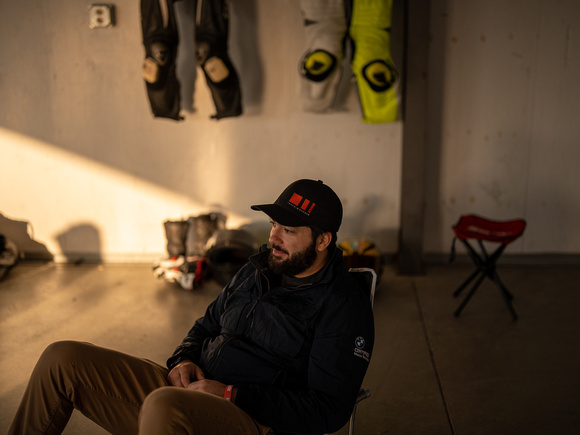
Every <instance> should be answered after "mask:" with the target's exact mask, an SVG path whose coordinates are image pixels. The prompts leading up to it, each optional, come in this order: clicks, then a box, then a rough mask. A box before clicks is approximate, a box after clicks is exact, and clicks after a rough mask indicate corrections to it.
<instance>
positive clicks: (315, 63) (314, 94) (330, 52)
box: [300, 0, 346, 112]
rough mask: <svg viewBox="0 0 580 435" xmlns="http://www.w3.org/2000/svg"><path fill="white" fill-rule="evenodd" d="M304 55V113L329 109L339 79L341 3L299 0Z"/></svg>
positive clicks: (342, 36)
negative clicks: (303, 35) (304, 48)
mask: <svg viewBox="0 0 580 435" xmlns="http://www.w3.org/2000/svg"><path fill="white" fill-rule="evenodd" d="M300 9H301V12H302V16H303V17H304V32H305V36H306V46H307V49H306V52H305V54H304V56H303V57H302V60H301V62H300V75H301V77H302V79H301V98H302V104H303V107H304V109H305V110H308V111H312V112H323V111H325V110H328V109H330V108H331V107H332V105H333V103H334V100H335V99H336V92H337V88H338V84H339V82H340V79H341V77H342V61H343V58H344V40H345V37H346V17H345V10H344V0H300Z"/></svg>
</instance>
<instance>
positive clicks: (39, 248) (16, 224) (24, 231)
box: [0, 214, 54, 261]
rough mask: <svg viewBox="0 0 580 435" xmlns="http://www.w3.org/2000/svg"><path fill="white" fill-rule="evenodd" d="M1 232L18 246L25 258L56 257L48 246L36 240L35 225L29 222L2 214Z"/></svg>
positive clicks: (0, 221)
mask: <svg viewBox="0 0 580 435" xmlns="http://www.w3.org/2000/svg"><path fill="white" fill-rule="evenodd" d="M0 234H3V235H4V236H5V237H6V238H7V239H9V240H11V241H12V242H13V243H14V244H15V245H16V246H17V247H18V250H19V251H20V254H21V256H22V257H23V258H24V259H25V260H34V261H52V260H53V259H54V256H53V255H52V254H51V253H50V251H49V250H48V249H47V248H46V246H44V245H43V244H42V243H40V242H37V241H36V240H34V238H33V237H34V231H33V227H32V225H31V224H30V223H29V222H26V221H16V220H12V219H9V218H7V217H5V216H4V215H2V214H0ZM31 234H32V237H31Z"/></svg>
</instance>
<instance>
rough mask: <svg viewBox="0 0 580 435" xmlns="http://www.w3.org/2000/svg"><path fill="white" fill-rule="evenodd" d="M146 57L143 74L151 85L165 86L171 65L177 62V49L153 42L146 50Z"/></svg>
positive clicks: (159, 42)
mask: <svg viewBox="0 0 580 435" xmlns="http://www.w3.org/2000/svg"><path fill="white" fill-rule="evenodd" d="M145 53H146V57H145V60H144V61H143V68H142V70H141V74H142V76H143V79H144V80H145V81H146V82H147V83H149V84H150V85H157V86H159V87H160V86H163V84H164V83H165V81H166V79H167V75H168V73H169V70H170V68H171V65H172V64H173V63H174V62H175V49H172V48H171V47H169V45H168V44H166V43H165V42H161V41H158V42H153V43H151V44H149V46H148V47H146V48H145Z"/></svg>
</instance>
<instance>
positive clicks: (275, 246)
mask: <svg viewBox="0 0 580 435" xmlns="http://www.w3.org/2000/svg"><path fill="white" fill-rule="evenodd" d="M272 248H273V249H275V250H276V251H281V252H283V253H284V254H286V255H290V254H288V251H286V249H284V248H281V247H280V245H276V244H275V243H273V244H272Z"/></svg>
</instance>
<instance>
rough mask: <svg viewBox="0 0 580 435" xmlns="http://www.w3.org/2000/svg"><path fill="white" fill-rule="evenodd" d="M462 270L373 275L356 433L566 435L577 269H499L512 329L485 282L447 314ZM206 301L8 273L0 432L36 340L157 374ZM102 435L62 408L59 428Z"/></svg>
mask: <svg viewBox="0 0 580 435" xmlns="http://www.w3.org/2000/svg"><path fill="white" fill-rule="evenodd" d="M470 271H471V267H470V266H469V265H465V264H464V265H462V264H453V265H437V266H430V267H429V268H428V270H427V273H426V274H425V276H421V277H402V276H398V275H397V274H396V273H395V271H394V270H393V269H392V268H388V267H387V268H386V270H385V271H384V273H383V275H382V279H381V282H380V285H379V288H378V290H377V295H376V299H375V318H376V331H377V334H376V335H377V337H376V346H375V352H374V354H373V358H372V361H371V365H370V368H369V372H368V374H367V378H366V380H365V386H366V387H368V388H370V389H371V391H372V396H371V398H369V399H367V400H366V401H364V402H363V403H361V405H360V406H359V410H358V413H357V426H356V429H357V430H356V433H357V434H359V435H367V434H458V435H475V434H578V433H580V370H579V369H580V363H579V356H580V322H579V320H578V308H579V307H580V292H579V291H578V287H579V282H580V268H578V267H564V266H562V267H516V266H504V267H500V270H499V272H500V276H501V277H502V279H503V281H504V283H505V284H506V285H507V287H508V288H509V289H510V290H511V291H512V293H513V294H514V295H515V300H514V305H515V309H516V310H517V312H518V314H519V316H520V318H519V320H518V321H517V322H514V321H513V320H512V319H511V317H510V315H509V312H508V311H507V309H506V307H505V305H504V303H503V301H502V299H501V298H500V296H499V294H498V292H497V291H496V289H495V287H493V285H492V284H491V283H490V282H489V281H486V282H484V284H483V286H482V287H481V288H480V290H479V291H478V292H477V293H476V295H475V296H474V298H473V300H472V301H471V302H470V303H469V304H468V305H467V307H466V309H465V310H464V312H463V313H462V315H461V316H460V317H459V318H455V317H454V316H453V312H454V310H455V308H456V307H457V304H458V302H459V301H458V300H457V299H454V298H453V297H452V293H453V291H454V289H455V288H456V287H457V286H458V285H459V284H460V283H461V282H462V281H463V279H464V278H465V277H466V276H467V275H469V273H470ZM219 291H220V288H219V286H218V285H217V284H215V283H214V282H213V281H208V282H207V283H206V284H205V285H204V287H203V288H202V289H200V290H198V291H195V292H191V293H190V292H185V291H182V290H180V289H178V288H177V287H174V286H173V285H170V284H167V283H165V282H164V281H162V280H157V279H155V278H154V277H153V275H152V272H151V267H150V266H149V265H105V266H99V265H80V266H72V265H54V264H45V265H38V264H20V265H19V266H17V267H16V268H15V269H13V270H12V272H11V273H10V274H9V275H8V277H7V279H6V280H5V281H3V282H2V283H0V340H1V341H0V343H1V347H0V433H5V432H6V431H7V429H8V427H9V425H10V421H11V419H12V416H13V414H14V412H15V410H16V407H17V405H18V402H19V401H20V398H21V395H22V393H23V390H24V388H25V384H26V382H27V379H28V376H29V374H30V372H31V370H32V368H33V366H34V364H35V362H36V360H37V358H38V356H39V355H40V353H41V352H42V350H43V349H44V348H45V347H46V346H47V345H48V344H49V343H51V342H53V341H56V340H62V339H76V340H85V341H90V342H93V343H95V344H98V345H102V346H107V347H111V348H114V349H118V350H121V351H124V352H128V353H132V354H136V355H140V356H143V357H146V358H149V359H152V360H155V361H158V362H160V363H164V361H165V360H166V358H167V356H168V355H170V354H171V352H172V351H173V349H174V348H175V346H176V345H177V344H178V343H179V342H180V341H181V339H182V337H183V336H184V335H185V334H186V333H187V331H188V329H189V327H190V326H191V325H192V323H193V321H194V320H195V319H196V318H197V317H199V316H200V315H202V313H203V311H204V309H205V307H206V306H207V305H208V303H209V302H210V301H211V300H213V298H214V297H215V296H216V295H217V294H218V293H219ZM104 433H105V432H104V431H103V430H102V429H100V428H99V427H97V426H96V425H95V424H93V423H92V422H90V421H89V420H87V419H86V418H84V417H83V416H82V415H80V414H78V413H77V412H76V411H75V413H74V414H73V418H72V420H71V422H70V424H69V426H68V427H67V429H66V431H65V434H82V435H99V434H104ZM339 433H340V434H346V429H343V430H341V431H340V432H339Z"/></svg>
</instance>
